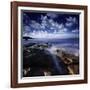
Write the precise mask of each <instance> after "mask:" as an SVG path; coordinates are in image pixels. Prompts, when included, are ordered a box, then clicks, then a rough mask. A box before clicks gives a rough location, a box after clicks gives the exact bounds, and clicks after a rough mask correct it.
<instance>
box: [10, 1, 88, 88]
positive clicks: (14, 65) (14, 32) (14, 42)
mask: <svg viewBox="0 0 90 90" xmlns="http://www.w3.org/2000/svg"><path fill="white" fill-rule="evenodd" d="M19 6H26V7H46V8H58V9H59V8H61V9H77V10H84V80H68V81H50V82H35V83H18V7H19ZM87 14H88V11H87V6H83V5H68V4H53V3H32V2H16V1H13V2H11V88H19V87H36V86H52V85H66V84H80V83H87V82H88V72H87V71H88V70H87V67H88V65H87V63H88V62H87V26H88V25H87V24H88V23H87V19H88V16H87Z"/></svg>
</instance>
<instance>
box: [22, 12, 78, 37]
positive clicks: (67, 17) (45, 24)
mask: <svg viewBox="0 0 90 90" xmlns="http://www.w3.org/2000/svg"><path fill="white" fill-rule="evenodd" d="M22 18H23V20H22V21H23V25H22V26H23V27H22V28H23V36H30V37H32V38H76V37H78V36H79V14H75V13H74V14H70V13H61V12H59V13H55V12H43V13H42V12H25V11H23V13H22Z"/></svg>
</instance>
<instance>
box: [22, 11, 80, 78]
mask: <svg viewBox="0 0 90 90" xmlns="http://www.w3.org/2000/svg"><path fill="white" fill-rule="evenodd" d="M21 17H22V19H21V22H22V24H21V29H22V41H21V43H22V70H21V71H22V77H39V76H58V75H60V76H61V75H77V74H79V48H80V47H79V40H80V38H79V31H80V30H79V28H80V25H79V23H80V21H79V20H80V17H79V13H71V12H70V13H69V12H54V11H53V12H51V11H50V12H49V11H48V12H46V11H43V12H40V11H28V10H26V11H25V10H22V14H21Z"/></svg>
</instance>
